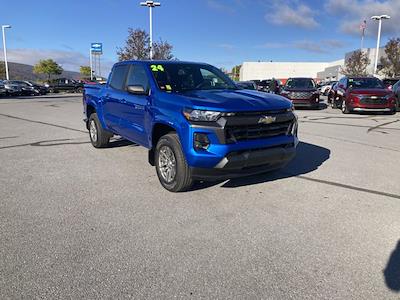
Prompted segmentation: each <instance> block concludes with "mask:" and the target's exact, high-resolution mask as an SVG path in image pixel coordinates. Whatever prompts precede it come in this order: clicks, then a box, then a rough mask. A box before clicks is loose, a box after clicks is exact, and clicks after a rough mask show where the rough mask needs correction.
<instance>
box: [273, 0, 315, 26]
mask: <svg viewBox="0 0 400 300" xmlns="http://www.w3.org/2000/svg"><path fill="white" fill-rule="evenodd" d="M295 4H296V6H294V5H289V4H288V3H284V2H282V1H280V2H276V3H275V4H273V5H272V9H271V10H270V11H269V12H267V13H266V14H265V20H266V21H267V22H269V23H271V24H274V25H279V26H297V27H301V28H306V29H313V28H315V27H318V25H319V24H318V22H317V21H316V20H315V14H316V12H315V10H313V9H311V8H310V7H308V6H307V5H304V4H298V3H295ZM292 6H293V7H292Z"/></svg>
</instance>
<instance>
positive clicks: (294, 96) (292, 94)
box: [288, 92, 313, 100]
mask: <svg viewBox="0 0 400 300" xmlns="http://www.w3.org/2000/svg"><path fill="white" fill-rule="evenodd" d="M312 95H313V93H312V92H290V93H289V95H288V97H289V98H290V99H294V100H296V99H310V98H311V97H312Z"/></svg>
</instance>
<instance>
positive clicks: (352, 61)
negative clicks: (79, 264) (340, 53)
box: [341, 50, 370, 76]
mask: <svg viewBox="0 0 400 300" xmlns="http://www.w3.org/2000/svg"><path fill="white" fill-rule="evenodd" d="M369 64H370V60H369V58H368V55H367V53H364V52H362V51H360V50H358V51H354V52H353V54H352V55H351V56H350V57H349V58H348V59H347V60H346V62H345V66H344V68H341V73H342V74H344V75H346V76H365V75H367V67H368V65H369Z"/></svg>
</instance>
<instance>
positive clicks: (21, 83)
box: [10, 80, 28, 86]
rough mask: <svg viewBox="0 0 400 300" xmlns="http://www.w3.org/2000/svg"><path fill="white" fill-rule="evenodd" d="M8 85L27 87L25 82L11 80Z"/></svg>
mask: <svg viewBox="0 0 400 300" xmlns="http://www.w3.org/2000/svg"><path fill="white" fill-rule="evenodd" d="M10 83H11V84H17V85H23V86H27V85H28V84H27V83H26V82H23V81H18V80H11V81H10Z"/></svg>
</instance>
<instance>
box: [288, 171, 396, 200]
mask: <svg viewBox="0 0 400 300" xmlns="http://www.w3.org/2000/svg"><path fill="white" fill-rule="evenodd" d="M287 174H288V175H292V174H291V173H287ZM293 175H294V174H293ZM295 177H296V178H300V179H304V180H308V181H313V182H318V183H323V184H328V185H332V186H336V187H341V188H345V189H350V190H354V191H360V192H364V193H369V194H374V195H379V196H385V197H390V198H394V199H400V195H396V194H391V193H386V192H380V191H375V190H370V189H366V188H362V187H357V186H353V185H348V184H343V183H339V182H334V181H328V180H322V179H316V178H311V177H307V176H303V175H297V176H295Z"/></svg>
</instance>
